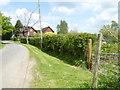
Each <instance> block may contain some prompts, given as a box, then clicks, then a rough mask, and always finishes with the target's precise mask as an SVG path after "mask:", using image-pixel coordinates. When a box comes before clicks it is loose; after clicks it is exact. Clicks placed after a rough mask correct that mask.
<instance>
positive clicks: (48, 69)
mask: <svg viewBox="0 0 120 90" xmlns="http://www.w3.org/2000/svg"><path fill="white" fill-rule="evenodd" d="M24 46H26V47H27V48H28V49H29V51H30V56H31V58H34V59H35V60H36V61H37V64H36V66H35V69H34V71H33V77H34V80H33V81H32V82H31V84H30V88H91V86H92V85H91V84H92V76H93V75H92V73H91V72H89V71H88V70H86V69H82V68H78V67H75V66H72V65H69V64H66V63H64V62H63V61H62V60H60V59H58V58H56V57H53V56H50V55H48V54H47V53H44V52H42V51H41V50H40V49H38V48H37V47H34V46H32V45H27V44H24Z"/></svg>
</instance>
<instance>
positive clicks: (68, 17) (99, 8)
mask: <svg viewBox="0 0 120 90" xmlns="http://www.w3.org/2000/svg"><path fill="white" fill-rule="evenodd" d="M53 1H54V2H53ZM53 1H51V0H49V1H48V0H47V2H43V0H42V2H40V5H41V20H42V27H46V26H50V27H52V28H53V30H54V31H56V25H57V24H59V23H60V20H65V21H67V23H68V27H69V31H71V30H72V31H75V32H89V33H98V32H99V30H100V28H102V26H103V25H106V24H110V23H111V21H112V20H115V21H117V20H118V15H117V14H118V8H117V7H118V6H117V5H118V1H119V0H101V1H100V0H71V1H69V2H68V1H67V2H64V0H61V1H57V0H53ZM0 3H1V4H0V9H1V11H2V12H3V13H4V15H6V16H10V17H11V18H12V19H11V22H12V24H13V25H15V22H16V20H17V16H18V17H19V19H20V20H21V21H22V23H23V24H24V25H25V24H26V23H27V21H28V17H29V16H30V13H31V12H32V11H34V13H33V14H32V18H31V20H30V23H29V25H30V26H32V25H33V24H34V23H35V22H36V21H37V20H38V9H37V5H38V3H37V0H32V1H31V0H30V1H28V0H24V1H21V0H4V1H0ZM33 27H34V28H35V29H39V23H37V24H36V25H34V26H33Z"/></svg>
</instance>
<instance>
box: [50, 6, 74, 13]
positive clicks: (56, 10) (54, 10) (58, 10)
mask: <svg viewBox="0 0 120 90" xmlns="http://www.w3.org/2000/svg"><path fill="white" fill-rule="evenodd" d="M51 13H62V14H65V15H69V14H72V13H74V9H70V8H68V7H65V6H64V7H63V6H62V7H54V8H52V9H51Z"/></svg>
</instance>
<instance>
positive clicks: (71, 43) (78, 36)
mask: <svg viewBox="0 0 120 90" xmlns="http://www.w3.org/2000/svg"><path fill="white" fill-rule="evenodd" d="M96 38H97V37H96V35H95V34H89V33H74V34H73V33H71V34H58V35H54V34H53V35H50V34H46V35H44V36H43V43H42V45H43V48H44V49H45V50H47V51H52V52H56V53H58V54H61V53H63V54H66V55H70V56H74V57H77V58H79V59H80V60H84V61H86V60H87V47H88V39H92V42H93V43H94V42H95V41H96ZM21 43H26V39H25V38H21ZM29 44H31V45H34V46H36V47H40V38H36V37H31V38H29Z"/></svg>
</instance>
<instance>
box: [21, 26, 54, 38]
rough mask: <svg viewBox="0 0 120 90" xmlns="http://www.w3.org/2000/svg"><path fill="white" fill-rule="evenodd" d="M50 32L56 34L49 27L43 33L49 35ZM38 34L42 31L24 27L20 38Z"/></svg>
mask: <svg viewBox="0 0 120 90" xmlns="http://www.w3.org/2000/svg"><path fill="white" fill-rule="evenodd" d="M48 32H52V33H54V31H53V30H52V28H50V27H49V26H48V27H45V28H43V29H42V33H43V34H45V33H48ZM36 33H40V30H35V29H34V28H33V27H30V26H28V27H24V28H22V29H20V35H19V36H20V37H27V35H28V37H33V36H34V35H35V34H36Z"/></svg>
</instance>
